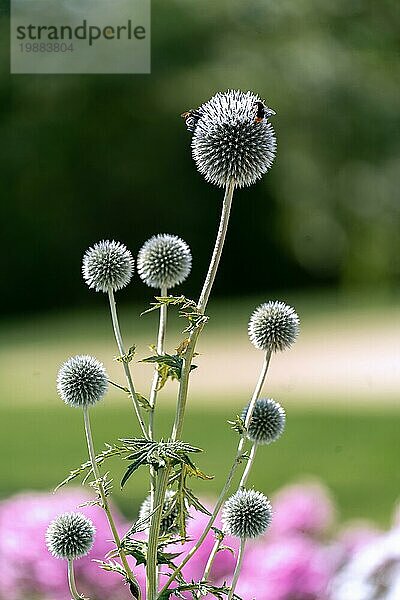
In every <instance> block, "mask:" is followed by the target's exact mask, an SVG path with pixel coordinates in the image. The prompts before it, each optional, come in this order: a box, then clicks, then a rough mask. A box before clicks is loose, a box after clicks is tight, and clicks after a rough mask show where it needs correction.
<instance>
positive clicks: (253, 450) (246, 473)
mask: <svg viewBox="0 0 400 600" xmlns="http://www.w3.org/2000/svg"><path fill="white" fill-rule="evenodd" d="M256 451H257V444H253V446H252V448H251V450H250V456H249V459H248V461H247V465H246V468H245V470H244V472H243V475H242V479H241V480H240V483H239V487H240V488H244V487H245V485H246V482H247V479H248V477H249V473H250V471H251V467H252V466H253V464H254V459H255V456H256Z"/></svg>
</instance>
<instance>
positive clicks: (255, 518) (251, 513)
mask: <svg viewBox="0 0 400 600" xmlns="http://www.w3.org/2000/svg"><path fill="white" fill-rule="evenodd" d="M271 521H272V507H271V503H270V501H269V500H268V498H267V497H266V496H264V494H262V493H261V492H257V491H256V490H245V489H240V490H238V491H237V492H236V494H234V495H233V496H231V497H230V498H228V500H227V501H226V502H225V504H224V507H223V509H222V524H223V530H224V533H226V534H227V535H232V536H234V537H238V538H241V539H246V538H256V537H258V536H259V535H262V534H263V533H265V531H266V530H267V529H268V527H269V525H270V524H271Z"/></svg>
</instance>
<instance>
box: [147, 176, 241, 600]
mask: <svg viewBox="0 0 400 600" xmlns="http://www.w3.org/2000/svg"><path fill="white" fill-rule="evenodd" d="M234 189H235V182H234V181H233V180H230V181H229V182H228V183H227V185H226V188H225V195H224V199H223V205H222V212H221V218H220V224H219V228H218V233H217V238H216V242H215V246H214V251H213V254H212V257H211V262H210V265H209V268H208V272H207V276H206V279H205V281H204V285H203V289H202V292H201V294H200V298H199V302H198V305H197V307H198V310H199V313H201V314H204V313H205V310H206V307H207V302H208V299H209V297H210V293H211V290H212V286H213V284H214V281H215V277H216V274H217V270H218V266H219V263H220V259H221V255H222V250H223V247H224V243H225V238H226V232H227V230H228V223H229V216H230V212H231V207H232V198H233V192H234ZM200 333H201V327H198V328H196V329H195V330H194V331H193V332H192V333H191V335H190V337H189V343H188V345H187V348H186V351H185V353H184V355H183V364H182V371H181V377H180V381H179V390H178V400H177V407H176V412H175V420H174V425H173V428H172V433H171V440H172V441H176V440H177V439H179V438H180V435H181V433H182V428H183V421H184V415H185V408H186V401H187V395H188V390H189V375H190V371H191V366H192V360H193V356H194V353H195V348H196V343H197V340H198V337H199V335H200ZM169 473H170V468H169V467H167V468H166V473H165V474H164V476H163V478H162V479H161V478H160V479H159V480H158V482H157V485H156V491H155V498H156V500H155V503H154V505H155V506H157V508H156V510H155V512H154V514H153V516H152V518H151V523H150V531H149V551H148V563H147V594H148V598H149V600H155V598H156V597H157V577H156V571H157V569H156V568H155V567H154V566H153V565H154V564H155V562H156V556H157V554H156V552H157V546H156V544H155V543H154V544H153V540H158V537H159V531H160V523H161V516H162V509H163V505H164V501H165V494H166V491H167V487H168V481H169ZM150 540H151V545H150Z"/></svg>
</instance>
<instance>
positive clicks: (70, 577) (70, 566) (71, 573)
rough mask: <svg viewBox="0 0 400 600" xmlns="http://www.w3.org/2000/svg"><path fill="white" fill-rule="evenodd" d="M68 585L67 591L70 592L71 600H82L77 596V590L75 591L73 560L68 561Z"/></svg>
mask: <svg viewBox="0 0 400 600" xmlns="http://www.w3.org/2000/svg"><path fill="white" fill-rule="evenodd" d="M68 585H69V591H70V592H71V595H72V598H73V600H82V596H81V595H80V594H79V592H78V590H77V589H76V583H75V574H74V561H73V560H69V561H68Z"/></svg>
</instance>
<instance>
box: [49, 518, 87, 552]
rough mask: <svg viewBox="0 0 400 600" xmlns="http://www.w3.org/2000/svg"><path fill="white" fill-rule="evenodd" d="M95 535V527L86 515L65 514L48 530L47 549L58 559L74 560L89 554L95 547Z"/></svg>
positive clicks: (53, 522)
mask: <svg viewBox="0 0 400 600" xmlns="http://www.w3.org/2000/svg"><path fill="white" fill-rule="evenodd" d="M94 534H95V528H94V525H93V523H92V521H90V519H88V518H87V517H85V515H83V514H81V513H73V512H70V513H63V514H61V515H59V516H58V517H56V518H55V519H54V520H53V521H52V522H51V523H50V525H49V527H48V528H47V532H46V544H47V548H48V549H49V552H50V553H51V554H52V555H53V556H55V557H56V558H64V559H67V560H74V559H75V558H80V557H81V556H85V555H86V554H88V552H89V551H90V550H91V548H92V546H93V541H94Z"/></svg>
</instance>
